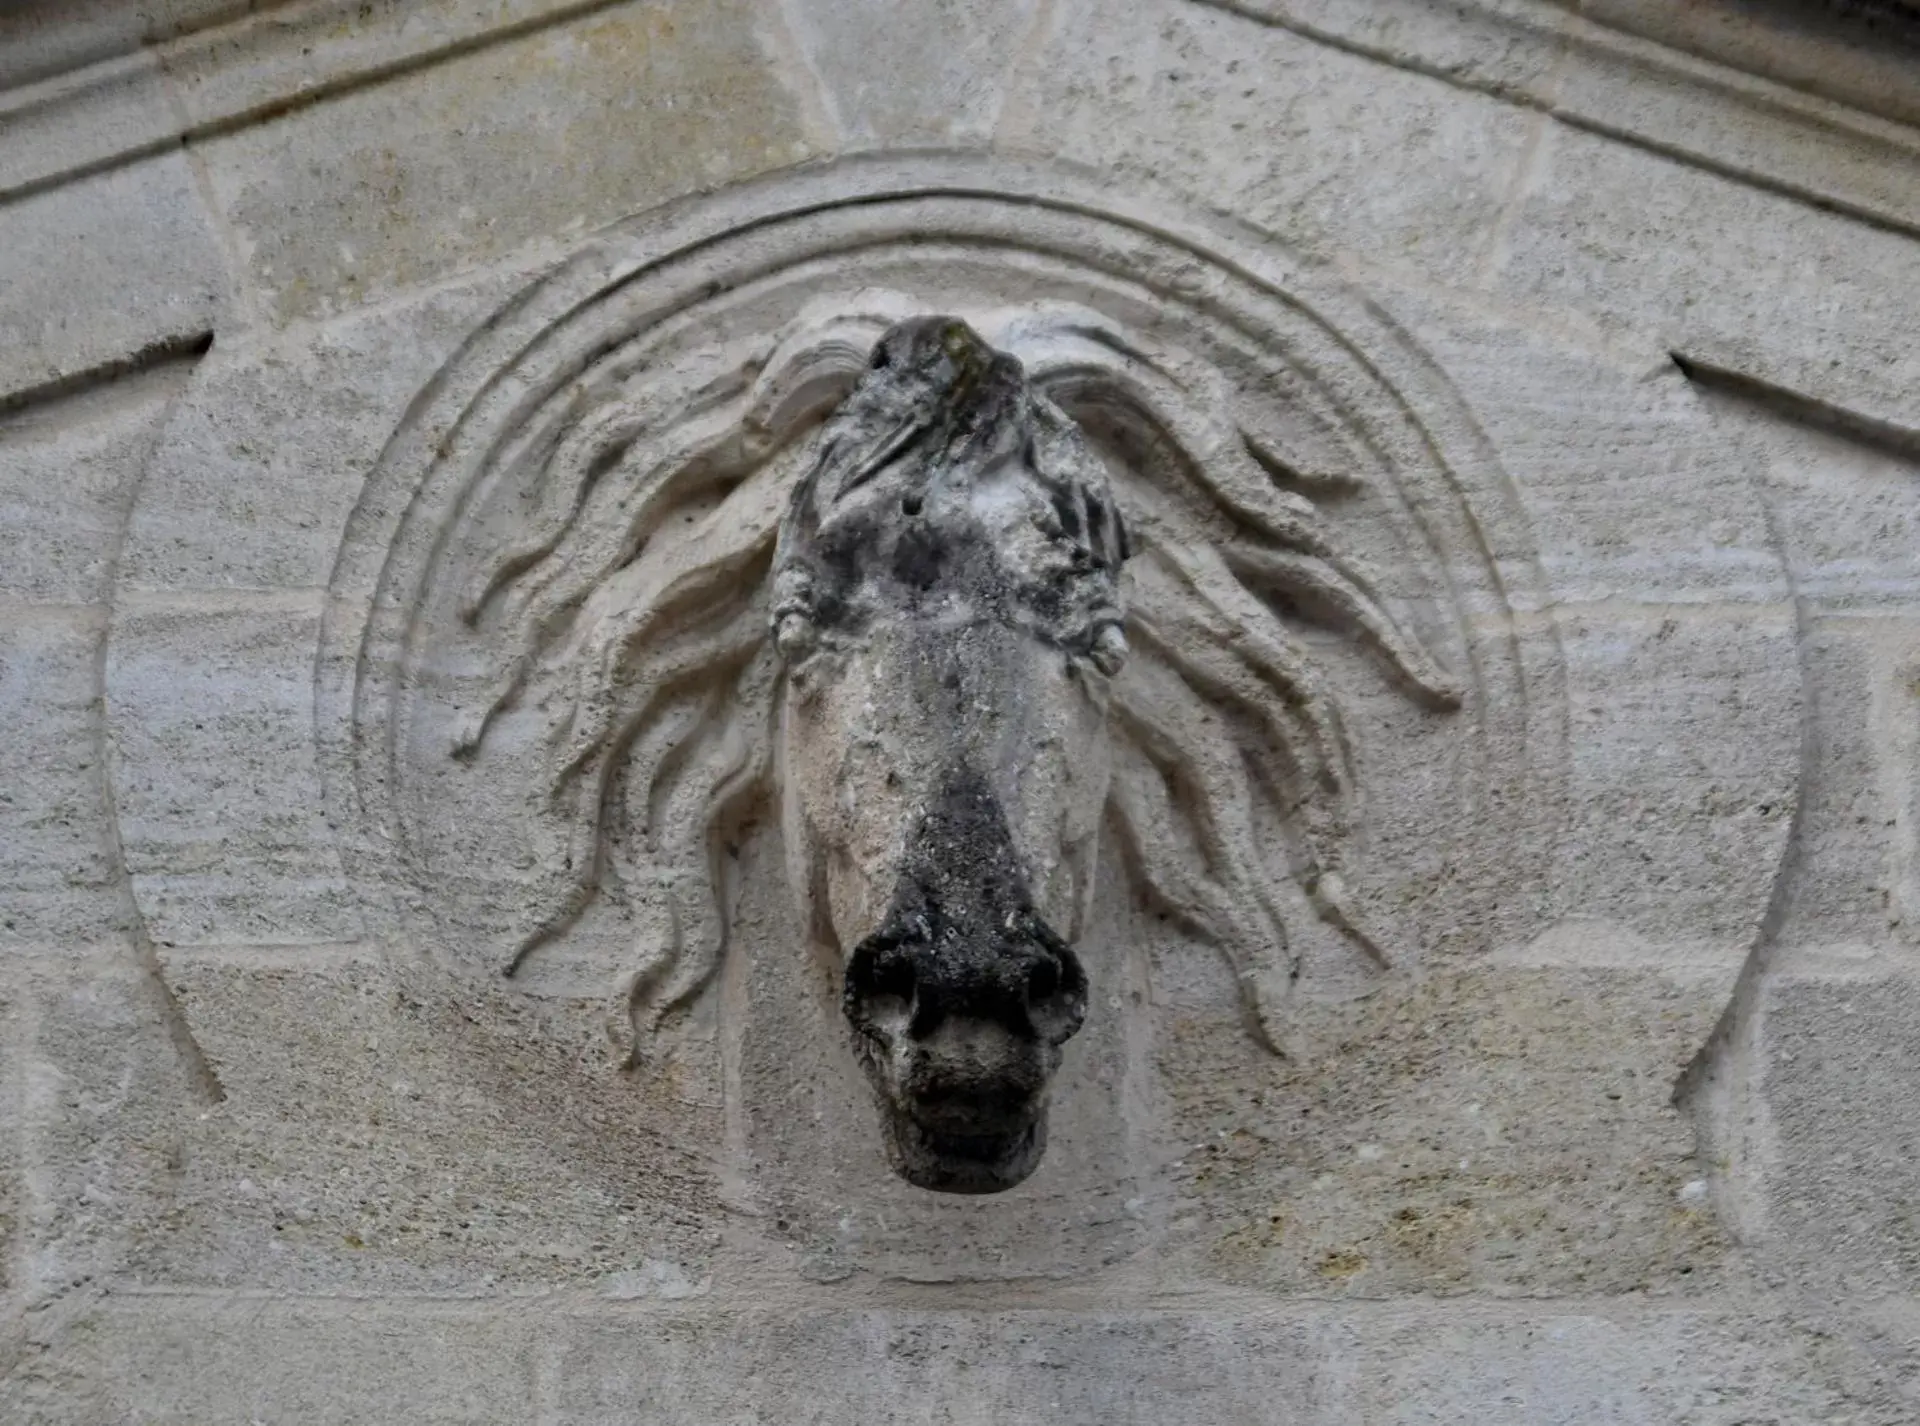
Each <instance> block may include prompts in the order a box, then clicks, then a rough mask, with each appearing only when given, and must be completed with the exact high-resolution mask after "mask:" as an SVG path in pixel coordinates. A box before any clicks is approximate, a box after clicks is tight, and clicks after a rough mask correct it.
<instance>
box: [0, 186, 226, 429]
mask: <svg viewBox="0 0 1920 1426" xmlns="http://www.w3.org/2000/svg"><path fill="white" fill-rule="evenodd" d="M0 253H5V254H6V278H7V280H6V282H5V283H4V285H0V393H6V392H13V391H18V390H21V389H23V388H31V387H35V386H40V385H44V384H46V383H48V382H56V381H59V380H60V379H62V378H64V377H68V376H70V375H72V374H73V373H75V372H80V371H86V370H88V369H90V368H93V367H98V366H103V365H108V364H112V363H117V362H120V361H122V360H124V359H125V358H126V357H127V355H128V354H129V353H133V352H143V351H150V350H154V349H165V348H168V347H169V346H180V345H184V344H187V343H190V342H191V341H192V340H193V339H194V338H196V337H198V336H200V335H201V334H204V333H206V332H208V331H210V330H211V329H212V328H213V326H214V323H215V321H216V320H217V319H218V317H219V316H220V314H221V312H222V311H223V310H224V304H225V300H226V272H225V266H224V262H223V259H222V258H221V255H220V250H219V248H218V246H217V245H216V243H215V241H214V238H213V236H212V234H211V232H210V230H209V228H208V226H207V219H206V214H205V211H204V209H203V207H202V205H201V203H200V199H199V195H198V192H197V191H196V189H195V187H194V184H193V179H192V174H191V170H190V169H189V168H188V165H187V161H186V159H185V158H184V157H183V156H182V155H180V154H177V153H175V154H169V155H166V156H164V157H161V158H154V159H148V160H143V161H141V162H138V163H130V164H127V165H125V166H124V167H119V168H113V169H109V170H107V171H106V172H104V173H98V174H94V175H92V176H91V177H87V178H81V179H76V180H75V181H73V182H71V183H67V184H63V185H61V186H60V187H58V188H54V189H50V190H48V191H46V192H44V193H38V194H34V195H32V196H30V197H26V198H22V199H20V200H19V201H17V202H15V203H12V204H9V205H8V206H7V207H6V208H5V209H4V210H0Z"/></svg>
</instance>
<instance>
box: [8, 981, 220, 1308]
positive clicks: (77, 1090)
mask: <svg viewBox="0 0 1920 1426" xmlns="http://www.w3.org/2000/svg"><path fill="white" fill-rule="evenodd" d="M13 981H14V983H15V985H16V986H18V987H19V989H20V990H21V991H22V992H24V994H25V996H26V997H27V998H28V1000H29V1002H30V1013H29V1019H28V1025H29V1026H30V1033H29V1034H28V1035H27V1036H26V1037H25V1038H24V1039H23V1041H22V1042H21V1044H20V1045H19V1047H18V1051H17V1053H18V1055H19V1057H20V1079H21V1084H22V1087H23V1112H24V1123H23V1125H22V1128H23V1136H24V1137H23V1145H22V1148H23V1154H22V1157H23V1161H24V1164H25V1167H26V1173H27V1178H26V1184H27V1189H28V1191H27V1193H26V1195H24V1198H25V1202H24V1203H23V1205H22V1208H23V1212H22V1232H23V1235H24V1239H25V1242H24V1245H23V1254H22V1258H21V1262H22V1263H23V1264H24V1266H25V1271H26V1274H27V1281H26V1282H25V1283H24V1284H23V1290H24V1291H25V1293H26V1295H27V1297H28V1299H29V1301H31V1302H34V1303H36V1304H38V1305H45V1304H48V1303H51V1302H55V1301H58V1300H59V1299H61V1298H63V1297H65V1296H67V1295H69V1294H71V1293H74V1292H77V1291H80V1290H83V1289H97V1288H98V1287H99V1286H100V1285H102V1284H104V1283H105V1282H107V1281H109V1280H110V1279H111V1278H112V1277H113V1276H114V1275H115V1274H116V1273H117V1272H118V1271H119V1270H120V1268H121V1266H122V1264H123V1262H124V1261H125V1259H126V1257H127V1255H128V1253H129V1252H130V1251H132V1250H134V1249H135V1248H136V1247H137V1245H138V1244H139V1243H141V1242H142V1241H143V1240H146V1239H149V1238H150V1237H151V1236H152V1235H154V1234H155V1233H157V1232H158V1231H159V1230H160V1223H161V1215H162V1214H163V1213H164V1212H165V1211H166V1209H167V1208H168V1207H169V1206H170V1201H171V1194H172V1192H173V1190H174V1188H175V1186H176V1182H177V1175H178V1174H179V1172H180V1171H181V1169H182V1168H183V1166H184V1162H185V1157H186V1154H185V1144H186V1138H185V1134H186V1131H187V1126H188V1123H189V1122H190V1120H191V1117H192V1115H193V1114H194V1113H195V1112H196V1111H197V1110H198V1109H199V1108H200V1107H201V1105H200V1103H199V1101H198V1100H197V1099H196V1097H195V1092H196V1087H195V1085H194V1084H193V1082H192V1079H191V1076H190V1073H189V1071H188V1069H187V1068H186V1067H185V1066H184V1065H183V1064H182V1062H181V1059H180V1057H179V1055H178V1054H177V1052H176V1050H175V1048H174V1046H173V1044H172V1043H171V1041H170V1040H169V1038H168V1034H167V1031H166V1028H165V1026H164V1024H163V1022H162V1016H161V1014H160V1011H159V1002H160V995H159V991H158V987H156V986H155V985H154V984H153V982H152V981H151V980H150V979H149V978H148V975H147V973H146V971H144V970H143V969H142V968H141V967H140V966H138V965H137V964H136V963H135V960H134V957H133V954H132V951H131V949H130V948H127V949H122V950H118V951H114V952H109V953H103V954H101V955H97V956H95V957H92V958H88V959H84V960H83V959H78V958H76V959H74V960H71V961H68V962H50V961H38V962H30V963H27V964H26V965H24V966H22V967H20V968H19V969H18V970H17V971H16V972H15V973H14V974H13Z"/></svg>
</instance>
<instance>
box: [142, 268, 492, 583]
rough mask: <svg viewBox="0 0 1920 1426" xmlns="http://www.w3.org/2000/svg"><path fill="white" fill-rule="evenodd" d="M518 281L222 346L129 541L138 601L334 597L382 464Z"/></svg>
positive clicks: (459, 288)
mask: <svg viewBox="0 0 1920 1426" xmlns="http://www.w3.org/2000/svg"><path fill="white" fill-rule="evenodd" d="M518 280H519V274H517V273H514V272H512V271H509V272H508V273H506V274H504V275H502V274H498V273H495V274H490V275H488V276H486V277H482V278H480V279H477V280H474V281H469V282H460V283H452V284H448V285H447V286H445V287H442V288H438V289H436V290H434V291H432V292H430V293H428V294H427V295H425V296H423V297H420V298H417V299H414V300H409V301H397V302H393V303H389V304H386V305H383V306H379V307H376V308H374V309H373V310H371V311H360V312H354V313H352V314H350V315H348V316H346V317H342V318H339V319H337V320H335V321H333V322H329V323H323V324H315V323H301V324H299V325H297V326H296V327H294V328H293V329H292V330H290V331H288V332H284V333H272V334H268V333H261V334H258V335H256V336H254V337H252V338H246V337H243V338H239V339H236V340H235V341H233V342H231V343H226V342H223V343H222V344H221V345H220V346H219V347H218V348H217V349H216V350H215V351H213V352H212V353H210V354H209V355H208V357H207V358H206V360H205V361H204V362H203V363H201V366H200V368H199V370H198V372H197V374H196V377H195V384H194V386H193V387H192V389H191V391H190V392H189V393H187V395H186V397H185V399H183V400H182V401H181V402H180V403H179V405H178V407H177V409H176V410H175V411H174V412H173V413H172V416H171V419H170V420H169V421H168V423H167V425H166V427H165V429H164V430H163V431H162V432H161V433H160V436H159V438H158V442H157V444H156V446H155V448H154V451H153V456H152V459H151V460H150V462H149V463H148V466H147V469H146V472H145V475H144V476H143V479H142V485H141V491H140V502H139V507H138V510H137V512H136V518H135V519H134V521H133V523H132V526H131V528H130V529H129V530H128V531H127V537H126V551H125V554H124V556H123V560H122V568H121V583H122V586H123V587H124V588H126V589H127V590H129V591H149V590H151V591H162V590H173V591H180V590H192V589H226V588H242V589H247V588H253V589H295V588H319V587H322V586H324V585H325V584H326V582H327V578H328V575H329V574H330V573H331V572H332V566H333V559H334V555H335V553H336V552H337V551H338V549H339V546H340V536H341V531H342V529H343V528H344V526H345V524H346V521H347V516H348V515H349V513H350V512H351V511H352V509H353V505H354V502H355V501H356V500H357V499H358V498H359V497H360V493H361V488H362V486H363V485H364V483H365V481H366V474H367V470H368V469H369V468H370V467H371V466H372V465H373V463H374V461H375V460H376V459H377V458H378V456H379V453H380V448H381V446H382V445H384V444H385V443H386V440H387V438H388V436H390V435H391V434H392V431H393V427H394V425H395V423H396V422H397V421H398V420H399V418H400V414H401V412H402V411H404V410H405V409H406V406H407V403H408V402H409V401H411V400H413V398H414V397H415V396H416V395H417V394H418V393H419V391H420V388H421V387H422V386H424V385H426V383H427V382H428V381H429V380H430V379H431V378H432V376H433V374H434V372H435V371H436V370H437V369H438V367H439V366H440V364H441V363H442V362H443V361H444V360H445V359H446V357H447V355H448V353H449V352H450V351H451V350H452V349H453V348H454V347H455V346H457V345H458V344H459V342H460V340H461V339H462V338H463V337H465V336H466V335H467V332H468V329H469V328H471V327H472V326H473V325H474V324H475V323H477V322H478V321H479V320H480V319H481V317H482V316H483V315H484V313H485V312H486V311H488V310H490V309H491V308H492V307H494V306H495V305H497V303H498V302H499V300H500V298H501V297H502V296H503V295H504V294H505V292H506V291H508V290H511V289H510V287H509V286H508V284H512V283H515V282H517V281H518Z"/></svg>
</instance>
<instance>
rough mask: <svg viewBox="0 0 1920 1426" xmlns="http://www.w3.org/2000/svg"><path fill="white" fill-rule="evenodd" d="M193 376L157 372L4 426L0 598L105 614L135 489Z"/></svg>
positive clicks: (182, 371) (182, 366)
mask: <svg viewBox="0 0 1920 1426" xmlns="http://www.w3.org/2000/svg"><path fill="white" fill-rule="evenodd" d="M190 370H191V367H190V365H189V364H188V363H186V362H167V363H163V364H162V365H161V367H160V368H159V369H158V370H155V371H151V372H147V373H144V374H141V375H137V376H132V377H128V378H127V379H125V380H122V381H116V382H112V383H110V384H108V385H106V386H104V387H99V388H96V389H94V390H92V391H88V392H82V393H79V394H77V395H75V396H72V397H69V398H67V399H64V400H60V399H56V400H53V401H47V402H36V403H34V404H33V405H31V406H28V407H27V408H25V409H24V410H21V411H18V412H16V413H15V414H13V415H12V416H10V417H7V418H0V521H4V522H5V525H6V529H7V531H8V533H9V536H10V538H11V539H12V541H13V546H14V547H13V550H12V551H11V555H10V558H9V559H8V560H7V562H6V566H5V568H4V569H0V595H4V597H6V598H9V599H17V600H27V601H31V602H34V603H49V604H104V603H105V601H106V600H107V598H108V597H109V595H110V594H111V592H112V591H111V590H110V589H109V588H108V578H109V575H110V574H111V572H112V570H113V567H114V561H115V559H116V558H117V556H118V553H119V549H120V541H121V534H122V530H123V527H124V525H125V523H126V518H127V514H128V512H129V510H131V508H132V505H133V497H134V493H135V485H136V483H137V482H138V481H139V479H140V477H141V473H142V471H143V470H144V468H145V465H146V460H147V456H148V453H149V452H150V451H151V450H152V449H153V443H154V440H155V438H156V437H157V436H158V434H159V431H160V427H161V423H162V422H163V421H164V420H165V418H166V415H167V413H168V411H169V409H170V408H171V406H172V403H173V401H174V399H175V398H176V397H177V396H178V395H179V393H180V390H181V388H182V387H183V386H184V385H185V384H186V379H187V376H188V373H189V372H190Z"/></svg>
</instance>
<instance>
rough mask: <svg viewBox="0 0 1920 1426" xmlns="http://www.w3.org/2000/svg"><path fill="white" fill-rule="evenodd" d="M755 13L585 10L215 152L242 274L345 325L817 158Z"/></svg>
mask: <svg viewBox="0 0 1920 1426" xmlns="http://www.w3.org/2000/svg"><path fill="white" fill-rule="evenodd" d="M762 10H763V7H761V6H758V5H754V4H735V3H727V4H712V3H692V4H681V3H647V4H623V5H613V6H606V7H594V10H593V12H592V13H589V14H586V15H584V16H582V17H581V18H580V19H578V20H577V21H574V22H572V23H569V24H565V25H561V26H558V27H556V28H552V29H546V30H542V31H539V32H536V33H533V34H529V35H527V36H525V37H524V38H517V39H507V40H505V41H503V42H501V43H498V44H493V45H488V46H485V47H483V48H479V49H477V50H475V51H473V52H471V53H465V54H458V53H456V54H455V55H454V56H453V57H451V58H449V59H448V60H446V62H444V63H440V64H435V65H431V66H427V67H425V68H422V69H419V70H417V71H415V72H408V73H403V74H400V75H397V76H394V77H392V78H386V79H379V80H376V81H374V82H372V83H369V84H366V85H365V86H364V87H355V88H354V89H352V90H351V91H350V92H348V93H345V94H342V95H341V96H340V97H339V98H337V99H335V100H333V101H331V102H329V103H326V104H324V105H319V106H313V107H305V108H301V109H298V110H296V111H295V112H293V113H290V114H288V115H287V116H286V117H285V118H282V119H277V120H269V121H267V122H265V123H262V124H259V125H256V126H251V127H248V128H244V129H241V130H239V131H238V132H236V133H234V134H232V135H230V136H225V137H221V138H218V139H215V140H212V141H211V142H209V143H208V144H207V145H206V147H205V163H206V165H207V171H208V175H209V181H210V183H211V185H212V188H213V191H214V193H215V194H216V196H217V200H218V202H219V203H220V206H221V209H222V210H223V212H224V213H225V215H226V218H227V221H229V222H230V223H231V224H232V225H233V228H234V230H235V232H236V234H237V236H238V239H239V241H240V243H241V245H242V247H243V249H244V251H245V253H246V255H247V272H248V277H249V278H250V280H251V281H252V282H253V283H254V284H256V285H257V286H258V288H259V289H260V290H261V291H262V293H263V294H264V296H265V300H266V302H267V305H268V310H269V312H270V314H271V315H272V316H274V317H276V318H279V319H291V318H294V317H300V316H310V315H314V314H326V313H333V312H339V311H343V310H346V309H348V308H351V307H353V306H356V305H358V304H360V303H362V302H365V301H367V300H369V299H370V298H372V297H377V296H381V295H384V294H388V293H391V292H393V291H394V290H395V289H397V288H400V287H403V286H406V285H409V284H413V283H418V282H421V281H424V280H427V279H430V278H434V277H438V276H443V275H445V274H447V273H449V272H452V271H456V270H458V269H460V268H464V267H471V266H474V265H476V264H478V263H480V262H483V261H486V260H488V259H493V258H499V257H501V256H503V255H505V254H508V253H511V252H513V251H514V250H515V249H518V248H521V247H525V246H527V245H529V244H533V243H541V244H545V245H551V244H553V243H554V242H556V241H564V239H565V237H566V236H567V235H568V234H570V233H571V234H578V233H582V232H586V231H590V230H591V229H593V228H597V227H599V226H600V225H601V224H603V223H606V222H609V221H611V220H612V219H614V218H617V217H620V216H622V215H624V214H627V213H631V212H635V211H637V210H640V209H644V208H648V207H651V206H653V205H654V204H657V203H660V202H662V201H664V200H666V199H668V198H672V197H675V196H677V195H679V194H682V193H686V192H690V191H693V190H696V189H702V188H711V187H715V186H717V185H719V184H722V183H726V182H728V181H730V180H737V179H740V178H744V177H747V176H749V175H751V174H754V173H758V172H762V171H764V170H766V169H770V168H778V167H782V166H784V165H787V164H792V163H797V162H800V161H802V160H804V159H807V158H811V157H814V156H815V155H816V154H817V153H818V152H819V145H818V141H817V139H816V138H815V137H814V136H813V134H812V133H811V132H810V131H809V129H808V122H807V119H806V117H805V114H804V111H803V110H802V108H801V102H800V101H799V100H798V99H796V98H795V97H794V94H793V93H792V91H791V89H790V88H789V86H788V81H787V80H786V78H785V77H784V76H783V75H782V73H781V72H780V71H779V70H778V69H776V68H775V66H774V65H773V63H772V62H771V60H770V59H769V57H768V55H767V53H766V49H765V46H764V44H763V41H762V39H761V37H760V28H761V25H762V24H763V15H762ZM214 62H215V63H217V58H216V60H215V61H214ZM180 82H181V84H182V86H183V87H185V88H187V89H189V90H191V88H192V87H193V86H194V84H195V82H196V77H195V76H193V75H185V76H182V77H181V80H180Z"/></svg>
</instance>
